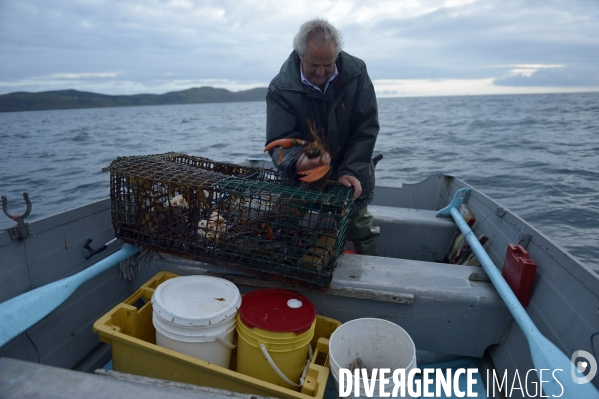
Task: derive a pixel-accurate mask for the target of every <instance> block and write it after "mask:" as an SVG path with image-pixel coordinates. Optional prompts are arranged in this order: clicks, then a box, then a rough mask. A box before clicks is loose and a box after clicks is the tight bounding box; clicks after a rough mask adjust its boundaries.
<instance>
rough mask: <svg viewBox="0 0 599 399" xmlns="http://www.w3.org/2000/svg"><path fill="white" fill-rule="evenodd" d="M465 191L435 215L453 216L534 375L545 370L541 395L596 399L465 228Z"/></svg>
mask: <svg viewBox="0 0 599 399" xmlns="http://www.w3.org/2000/svg"><path fill="white" fill-rule="evenodd" d="M469 191H470V189H468V188H462V189H460V190H458V191H457V192H456V193H455V196H454V197H453V200H452V201H451V204H449V205H448V206H447V207H445V208H443V209H441V210H440V211H439V212H437V216H441V217H443V216H449V215H451V216H452V217H453V220H455V222H456V224H457V225H458V227H459V228H460V230H461V231H462V234H463V235H464V237H465V238H466V240H467V241H468V244H470V248H472V250H473V251H474V253H475V254H476V256H477V257H478V260H479V261H480V263H481V265H482V267H483V268H484V269H485V271H486V272H487V275H488V276H489V278H490V279H491V282H492V283H493V285H494V286H495V289H496V290H497V292H498V293H499V295H500V296H501V298H502V299H503V302H505V304H506V306H507V308H508V309H509V310H510V312H511V313H512V316H514V320H516V322H517V323H518V325H519V326H520V329H521V330H522V332H523V333H524V335H525V336H526V340H527V341H528V346H529V348H530V354H531V355H532V361H533V363H534V365H535V368H536V371H537V374H539V372H540V370H541V369H545V370H546V371H545V375H543V378H541V375H540V374H539V381H540V380H543V390H544V391H545V394H547V395H549V396H554V397H561V398H599V391H597V389H596V388H595V387H594V386H593V384H592V383H586V384H582V385H579V384H576V383H574V381H573V380H572V378H570V370H571V367H572V362H571V361H570V359H569V358H568V357H567V356H566V355H564V354H563V353H562V351H560V350H559V348H558V347H557V346H555V345H554V344H553V343H552V342H551V341H549V340H548V339H547V338H545V337H544V336H543V334H541V332H540V331H539V329H538V328H537V326H535V324H534V323H533V321H532V320H531V319H530V316H528V313H526V311H525V310H524V308H523V307H522V305H521V304H520V301H519V300H518V298H516V295H514V293H513V291H512V289H511V288H510V286H509V285H508V284H507V283H506V281H505V280H504V278H503V276H502V275H501V273H500V272H499V270H498V269H497V267H495V264H494V263H493V261H492V260H491V258H490V257H489V255H487V252H486V251H485V249H484V248H483V247H482V245H481V244H480V243H479V242H478V239H477V238H476V236H475V235H474V233H473V232H472V230H471V229H470V227H468V224H467V223H466V221H465V220H464V218H463V217H462V215H461V214H460V212H459V211H458V208H459V207H460V205H461V204H462V203H463V202H464V199H465V198H466V195H467V194H468V193H469ZM557 369H561V370H562V372H557V373H555V376H556V377H558V376H559V377H562V376H564V375H565V376H566V377H565V378H563V377H562V378H560V379H559V382H558V381H557V380H556V379H555V378H554V374H553V372H554V370H557ZM562 394H563V395H562Z"/></svg>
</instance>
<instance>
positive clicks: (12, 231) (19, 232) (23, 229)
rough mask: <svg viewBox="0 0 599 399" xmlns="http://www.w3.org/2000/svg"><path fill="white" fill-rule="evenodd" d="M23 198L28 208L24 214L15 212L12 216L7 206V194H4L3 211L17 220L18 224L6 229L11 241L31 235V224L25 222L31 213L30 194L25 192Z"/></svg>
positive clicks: (10, 217)
mask: <svg viewBox="0 0 599 399" xmlns="http://www.w3.org/2000/svg"><path fill="white" fill-rule="evenodd" d="M23 198H24V199H25V203H26V204H27V210H26V211H25V213H24V214H22V215H19V214H18V213H15V214H14V215H12V216H11V215H10V214H9V213H8V208H7V205H8V200H7V199H6V196H4V195H3V196H2V211H3V212H4V214H5V215H6V216H8V218H9V219H11V220H14V221H15V222H17V225H16V226H14V227H11V228H8V229H6V231H8V235H9V237H10V239H11V241H16V240H22V239H25V238H27V237H29V224H28V223H25V218H26V217H27V216H29V214H30V213H31V201H30V200H29V194H27V193H23Z"/></svg>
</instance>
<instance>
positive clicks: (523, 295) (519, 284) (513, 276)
mask: <svg viewBox="0 0 599 399" xmlns="http://www.w3.org/2000/svg"><path fill="white" fill-rule="evenodd" d="M536 271H537V264H536V263H535V262H534V261H533V260H531V259H530V258H529V256H528V252H527V251H526V250H525V249H524V248H523V247H522V246H521V245H513V244H508V246H507V253H506V254H505V260H504V262H503V269H502V270H501V275H502V276H503V278H504V279H505V281H506V282H507V283H508V285H509V286H510V288H511V289H512V291H514V294H515V295H516V297H517V298H518V300H519V301H520V303H521V304H522V306H524V307H526V306H527V305H528V300H529V299H530V292H531V290H532V283H533V281H534V278H535V273H536Z"/></svg>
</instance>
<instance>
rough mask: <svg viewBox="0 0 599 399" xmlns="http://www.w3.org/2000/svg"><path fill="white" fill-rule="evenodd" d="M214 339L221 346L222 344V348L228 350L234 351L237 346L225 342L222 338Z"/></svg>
mask: <svg viewBox="0 0 599 399" xmlns="http://www.w3.org/2000/svg"><path fill="white" fill-rule="evenodd" d="M216 339H217V340H218V342H220V343H221V344H223V345H224V346H226V347H227V348H229V349H235V348H237V345H235V344H232V343H230V342H229V341H227V340H226V339H224V338H223V337H216Z"/></svg>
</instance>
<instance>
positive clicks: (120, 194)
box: [103, 153, 352, 288]
mask: <svg viewBox="0 0 599 399" xmlns="http://www.w3.org/2000/svg"><path fill="white" fill-rule="evenodd" d="M103 171H104V172H110V197H111V201H112V205H111V207H112V222H113V225H114V229H115V234H116V237H118V238H120V239H121V240H123V241H125V242H127V243H130V244H134V245H138V246H141V247H144V248H147V249H151V250H156V251H160V252H164V253H168V254H173V255H177V256H181V257H185V258H190V259H195V260H200V261H203V262H206V263H210V264H215V265H218V266H223V267H228V268H232V269H237V270H241V271H245V272H249V273H253V274H259V275H264V276H265V277H269V278H273V279H277V280H281V281H284V282H289V283H296V284H301V285H307V286H315V287H322V288H324V287H328V286H329V285H330V282H331V279H332V274H333V268H334V265H335V261H336V259H337V256H338V254H339V253H340V251H342V250H343V246H344V244H345V237H346V233H347V227H348V222H349V217H350V213H351V205H352V195H351V191H350V190H349V189H348V188H346V187H344V186H342V185H340V184H338V183H335V182H327V183H326V185H324V187H323V188H322V189H320V190H318V191H315V190H307V189H303V188H299V187H295V186H293V185H291V184H290V182H289V181H288V180H286V179H284V178H283V177H281V176H280V175H279V174H278V173H277V172H275V171H273V170H269V169H262V168H256V167H249V166H241V165H235V164H229V163H223V162H215V161H212V160H209V159H206V158H201V157H194V156H189V155H185V154H179V153H167V154H158V155H145V156H130V157H119V158H117V159H116V160H114V161H113V162H112V163H111V164H110V166H109V167H107V168H105V169H103Z"/></svg>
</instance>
